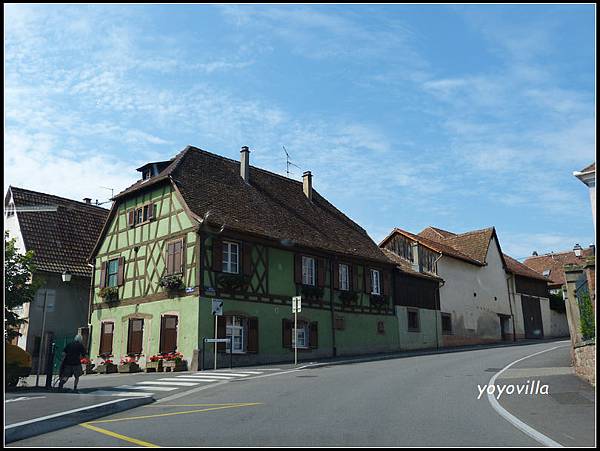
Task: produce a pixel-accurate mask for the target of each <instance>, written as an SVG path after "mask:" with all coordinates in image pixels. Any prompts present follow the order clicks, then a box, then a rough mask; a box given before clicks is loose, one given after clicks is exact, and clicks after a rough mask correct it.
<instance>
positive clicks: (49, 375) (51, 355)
mask: <svg viewBox="0 0 600 451" xmlns="http://www.w3.org/2000/svg"><path fill="white" fill-rule="evenodd" d="M55 347H56V343H55V342H54V340H52V344H51V345H50V346H49V347H48V348H49V351H50V352H49V353H48V361H47V362H46V388H52V376H53V370H54V352H55Z"/></svg>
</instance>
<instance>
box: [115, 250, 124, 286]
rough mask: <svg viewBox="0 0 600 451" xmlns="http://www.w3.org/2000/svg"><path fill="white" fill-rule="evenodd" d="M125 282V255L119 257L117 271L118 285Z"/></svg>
mask: <svg viewBox="0 0 600 451" xmlns="http://www.w3.org/2000/svg"><path fill="white" fill-rule="evenodd" d="M124 282H125V257H119V269H118V271H117V286H119V287H120V286H121V285H123V283H124Z"/></svg>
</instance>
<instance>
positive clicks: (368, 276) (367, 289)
mask: <svg viewBox="0 0 600 451" xmlns="http://www.w3.org/2000/svg"><path fill="white" fill-rule="evenodd" d="M363 268H364V269H363V270H364V274H363V275H364V277H363V280H364V281H365V286H364V289H365V290H364V291H365V293H367V294H371V283H372V282H371V268H369V267H367V266H363Z"/></svg>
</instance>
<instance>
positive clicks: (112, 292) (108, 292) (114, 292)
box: [98, 287, 119, 302]
mask: <svg viewBox="0 0 600 451" xmlns="http://www.w3.org/2000/svg"><path fill="white" fill-rule="evenodd" d="M98 296H100V297H101V298H102V299H103V300H104V302H116V301H118V300H119V289H118V288H117V287H104V288H102V289H100V291H98Z"/></svg>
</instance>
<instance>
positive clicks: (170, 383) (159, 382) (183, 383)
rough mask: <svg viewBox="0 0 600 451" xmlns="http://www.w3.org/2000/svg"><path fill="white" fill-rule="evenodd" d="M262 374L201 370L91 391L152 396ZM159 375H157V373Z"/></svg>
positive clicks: (102, 393) (101, 393) (98, 394)
mask: <svg viewBox="0 0 600 451" xmlns="http://www.w3.org/2000/svg"><path fill="white" fill-rule="evenodd" d="M259 374H262V371H236V372H233V371H215V372H210V371H202V372H198V373H192V374H180V375H175V374H173V375H170V374H164V373H163V375H164V376H167V377H161V378H159V379H155V380H145V381H139V382H135V385H119V386H118V387H102V388H100V389H98V390H94V391H91V392H90V394H94V395H97V396H152V395H154V394H155V392H170V391H173V390H177V389H185V388H187V387H196V386H198V385H200V384H207V383H211V382H228V381H230V380H235V379H243V378H245V377H249V376H256V375H259ZM157 376H159V375H157Z"/></svg>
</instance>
